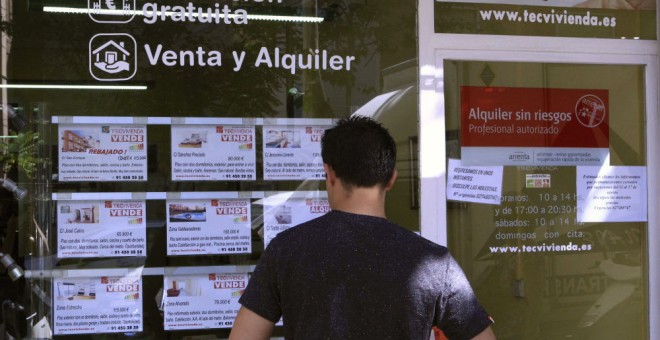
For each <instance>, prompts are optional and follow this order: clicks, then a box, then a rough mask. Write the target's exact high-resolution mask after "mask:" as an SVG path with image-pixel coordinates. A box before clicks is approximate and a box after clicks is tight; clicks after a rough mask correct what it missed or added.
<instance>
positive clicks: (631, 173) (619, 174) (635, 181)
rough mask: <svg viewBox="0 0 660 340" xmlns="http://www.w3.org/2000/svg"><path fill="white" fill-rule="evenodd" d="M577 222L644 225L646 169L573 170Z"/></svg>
mask: <svg viewBox="0 0 660 340" xmlns="http://www.w3.org/2000/svg"><path fill="white" fill-rule="evenodd" d="M576 179H577V202H576V203H577V219H578V221H579V222H646V221H648V214H647V199H646V195H647V194H646V188H647V187H646V167H644V166H603V167H597V166H579V167H577V174H576Z"/></svg>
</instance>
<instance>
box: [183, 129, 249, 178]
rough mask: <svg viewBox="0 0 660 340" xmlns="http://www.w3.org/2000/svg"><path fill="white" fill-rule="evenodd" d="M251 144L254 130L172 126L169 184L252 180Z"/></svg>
mask: <svg viewBox="0 0 660 340" xmlns="http://www.w3.org/2000/svg"><path fill="white" fill-rule="evenodd" d="M254 140H255V127H254V126H242V125H172V180H175V181H220V180H222V181H227V180H236V181H252V180H255V179H256V178H257V173H256V171H257V170H256V151H255V147H254Z"/></svg>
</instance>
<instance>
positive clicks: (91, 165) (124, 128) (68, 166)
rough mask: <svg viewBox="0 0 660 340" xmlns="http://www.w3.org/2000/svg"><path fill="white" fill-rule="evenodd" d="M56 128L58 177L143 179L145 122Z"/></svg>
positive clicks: (105, 179) (91, 179) (145, 172)
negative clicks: (57, 138) (57, 132)
mask: <svg viewBox="0 0 660 340" xmlns="http://www.w3.org/2000/svg"><path fill="white" fill-rule="evenodd" d="M58 131H59V176H58V178H59V180H60V181H62V182H72V181H86V182H88V181H146V180H147V149H146V148H145V145H146V144H147V127H146V126H145V125H92V124H83V125H78V124H76V125H68V124H61V125H59V127H58Z"/></svg>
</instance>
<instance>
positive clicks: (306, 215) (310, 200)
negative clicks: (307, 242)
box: [264, 192, 330, 247]
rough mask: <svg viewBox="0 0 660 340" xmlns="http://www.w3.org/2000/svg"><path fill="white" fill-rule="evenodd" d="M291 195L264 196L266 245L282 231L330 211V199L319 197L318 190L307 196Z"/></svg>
mask: <svg viewBox="0 0 660 340" xmlns="http://www.w3.org/2000/svg"><path fill="white" fill-rule="evenodd" d="M298 194H301V192H298ZM290 195H291V193H287V194H279V195H273V196H267V197H265V198H264V247H265V246H267V245H268V243H269V242H270V241H271V240H272V239H273V238H274V237H275V236H277V234H279V233H280V232H282V231H285V230H287V229H289V228H291V227H293V226H295V225H298V224H300V223H303V222H307V221H309V220H312V219H314V218H317V217H320V216H323V215H325V214H326V213H327V212H329V211H330V204H329V203H328V199H327V198H325V197H318V193H317V192H310V193H308V194H307V197H291V196H290Z"/></svg>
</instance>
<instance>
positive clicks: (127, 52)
mask: <svg viewBox="0 0 660 340" xmlns="http://www.w3.org/2000/svg"><path fill="white" fill-rule="evenodd" d="M136 52H137V43H136V42H135V39H134V38H133V37H132V36H130V35H128V34H122V33H112V34H97V35H95V36H94V37H92V39H91V40H90V41H89V73H90V74H91V75H92V77H94V79H96V80H100V81H121V80H128V79H131V78H133V76H135V73H136V72H137V53H136Z"/></svg>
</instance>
